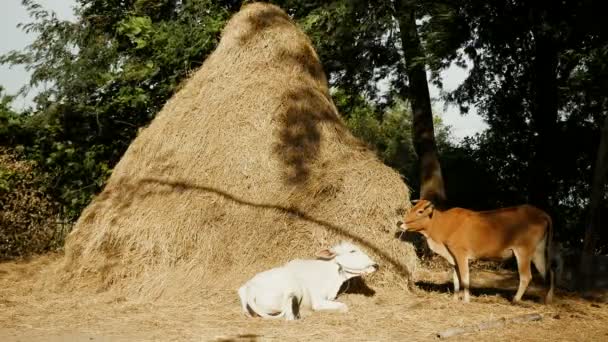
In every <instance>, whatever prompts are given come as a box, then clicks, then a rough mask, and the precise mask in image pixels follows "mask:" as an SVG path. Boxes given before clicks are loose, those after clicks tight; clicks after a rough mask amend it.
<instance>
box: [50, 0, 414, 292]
mask: <svg viewBox="0 0 608 342" xmlns="http://www.w3.org/2000/svg"><path fill="white" fill-rule="evenodd" d="M408 202H409V192H408V189H407V187H406V185H405V184H404V183H403V181H402V180H401V178H400V176H399V175H398V173H397V172H395V171H394V170H392V169H390V168H389V167H387V166H385V165H383V164H382V163H381V162H380V161H378V159H377V157H376V156H375V155H374V154H373V153H372V152H370V151H369V150H368V149H367V148H366V147H365V146H364V145H363V144H362V143H361V142H360V141H359V140H357V139H356V138H354V137H353V136H352V135H351V133H349V132H348V130H347V129H346V127H345V125H344V123H343V121H342V120H341V118H340V117H339V114H338V113H337V110H336V107H335V105H334V104H333V102H332V100H331V97H330V95H329V90H328V84H327V81H326V78H325V75H324V73H323V70H322V67H321V64H320V62H319V59H318V57H317V55H316V53H315V51H314V49H313V48H312V46H311V43H310V41H309V39H308V38H307V37H306V36H305V35H304V34H303V33H302V32H301V31H300V30H299V29H298V28H297V27H296V26H295V25H294V24H293V22H292V21H291V20H290V19H289V17H288V16H287V15H286V14H285V13H284V12H283V11H282V10H280V9H279V8H277V7H275V6H272V5H267V4H252V5H249V6H246V7H245V8H244V9H243V10H242V11H241V12H239V13H238V14H236V15H235V16H234V17H233V18H232V19H231V20H230V22H229V23H228V24H227V26H226V28H225V29H224V32H223V35H222V39H221V41H220V43H219V45H218V47H217V49H216V51H215V52H214V53H213V54H212V55H210V56H209V58H208V59H207V60H206V61H205V63H204V65H203V66H202V67H201V69H200V70H198V71H197V72H196V73H195V74H194V75H193V76H192V78H191V79H190V80H189V81H188V82H187V83H186V84H185V85H184V87H183V88H182V89H181V90H180V91H179V92H178V93H177V94H175V96H173V98H172V99H171V100H170V101H169V102H168V103H167V104H166V105H165V107H164V109H163V110H162V111H161V112H160V113H159V114H158V115H157V117H156V118H155V119H154V121H153V122H152V123H151V124H150V125H149V127H147V128H145V129H143V130H142V131H141V132H140V134H139V136H138V137H137V138H136V139H135V141H134V142H133V143H132V144H131V146H130V147H129V149H128V150H127V152H126V153H125V155H124V156H123V158H122V159H121V161H120V162H119V163H118V165H117V166H116V168H115V169H114V172H113V174H112V177H111V178H110V180H109V181H108V184H107V185H106V187H105V189H104V190H103V192H102V193H101V194H100V195H99V196H98V197H97V198H96V199H95V200H94V201H93V202H92V203H91V204H90V205H89V206H88V207H87V208H86V209H85V210H84V212H83V214H82V216H81V217H80V219H79V220H78V222H77V223H76V225H75V229H74V230H73V232H72V233H71V235H70V236H69V237H68V240H67V243H66V247H65V256H66V257H65V261H64V263H63V265H62V269H61V270H60V272H57V275H58V277H60V278H61V279H62V280H68V281H69V283H70V284H73V285H75V286H76V284H77V285H78V286H93V287H95V288H97V289H112V290H115V291H118V292H120V293H121V294H122V295H126V296H130V297H133V296H135V297H139V298H144V299H145V298H159V297H164V298H182V299H189V298H195V297H199V296H200V295H201V294H202V293H205V292H209V291H212V290H213V289H216V290H217V289H231V291H232V289H236V288H237V286H238V285H239V284H240V283H241V282H243V281H245V280H246V279H247V278H249V277H251V276H252V275H253V274H254V273H255V272H258V271H261V270H263V269H265V268H268V267H273V266H276V265H279V264H281V263H283V262H285V261H287V260H289V259H292V258H295V257H310V256H311V255H313V253H314V252H315V251H316V250H317V249H319V248H321V247H325V246H327V245H329V244H332V243H335V242H337V241H338V240H341V239H347V240H351V241H353V242H354V243H356V244H358V245H360V246H362V247H363V248H364V249H365V250H367V251H368V252H370V254H371V255H372V256H373V257H374V258H376V259H377V261H378V262H379V263H380V264H381V267H382V272H378V274H377V275H375V276H373V277H372V279H371V284H373V285H375V286H378V285H380V286H381V285H382V284H388V283H391V284H400V285H401V286H404V285H406V284H407V283H408V275H409V272H410V270H411V269H412V267H414V266H415V263H416V257H415V253H414V252H413V249H412V247H411V246H410V245H407V244H404V243H402V242H400V241H398V240H397V239H395V238H394V236H393V234H394V231H395V227H396V222H397V221H398V219H399V218H400V216H401V215H402V214H403V212H404V210H405V209H406V206H407V205H408ZM63 284H65V282H64V283H63Z"/></svg>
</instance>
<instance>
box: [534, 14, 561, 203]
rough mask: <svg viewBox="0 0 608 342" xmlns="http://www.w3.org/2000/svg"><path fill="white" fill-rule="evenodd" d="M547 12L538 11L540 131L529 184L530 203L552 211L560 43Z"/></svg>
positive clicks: (536, 87) (536, 68) (536, 80)
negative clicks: (551, 29) (555, 36)
mask: <svg viewBox="0 0 608 342" xmlns="http://www.w3.org/2000/svg"><path fill="white" fill-rule="evenodd" d="M546 16H547V15H546V13H545V12H544V11H540V10H539V11H537V18H536V20H537V22H536V25H535V26H536V28H535V32H534V41H535V55H534V64H533V67H534V78H533V84H532V89H533V93H534V98H533V101H534V102H533V107H532V125H533V131H534V132H535V133H536V134H537V135H536V137H535V140H534V142H533V144H534V151H535V154H534V156H533V157H532V161H531V163H530V180H529V184H528V186H529V187H528V191H529V202H530V203H531V204H534V205H536V206H538V207H540V208H542V209H544V210H546V211H548V212H549V213H551V200H550V197H551V196H552V195H554V192H555V188H554V185H555V184H554V182H553V181H552V180H553V177H551V166H552V165H553V162H554V160H555V158H554V157H553V155H555V151H554V149H555V147H554V144H555V136H556V128H557V109H558V106H557V57H558V51H557V46H556V44H555V42H554V40H553V38H552V37H551V33H552V32H550V31H549V32H547V31H548V30H547V28H546V20H547V18H546Z"/></svg>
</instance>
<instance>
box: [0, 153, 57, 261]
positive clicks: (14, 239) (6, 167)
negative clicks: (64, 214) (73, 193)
mask: <svg viewBox="0 0 608 342" xmlns="http://www.w3.org/2000/svg"><path fill="white" fill-rule="evenodd" d="M42 183H43V180H42V179H40V176H38V173H37V172H36V169H35V164H34V163H32V162H28V161H22V160H19V159H18V158H17V154H16V153H15V151H11V150H9V149H7V148H4V147H0V260H2V259H10V258H14V257H23V256H28V255H31V254H36V253H42V252H45V251H48V250H52V249H55V248H58V247H61V246H62V245H63V238H64V235H65V233H66V232H67V229H65V228H66V227H65V225H63V224H60V222H59V220H58V218H59V215H58V214H59V212H60V210H59V209H60V208H59V205H57V204H56V203H54V202H53V201H52V200H51V199H50V197H49V196H48V195H47V194H45V192H44V191H42V190H41V189H40V186H41V184H42Z"/></svg>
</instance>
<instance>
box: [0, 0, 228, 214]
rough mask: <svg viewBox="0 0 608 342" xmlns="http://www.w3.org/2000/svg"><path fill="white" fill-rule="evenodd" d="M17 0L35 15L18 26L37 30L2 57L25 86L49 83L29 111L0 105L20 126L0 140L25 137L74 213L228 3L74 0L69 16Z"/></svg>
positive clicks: (1, 119) (187, 68)
mask: <svg viewBox="0 0 608 342" xmlns="http://www.w3.org/2000/svg"><path fill="white" fill-rule="evenodd" d="M23 4H24V5H25V6H26V8H27V9H28V11H29V13H30V15H31V17H32V18H34V22H32V23H29V24H26V25H22V28H23V29H24V30H25V31H27V32H32V33H35V34H37V35H38V38H37V39H36V40H35V41H34V42H33V43H32V44H31V45H30V46H29V47H27V48H26V49H25V50H24V51H12V52H10V53H8V54H6V55H4V56H2V57H0V63H5V64H13V65H14V64H25V66H26V68H28V69H30V70H32V72H33V73H32V78H31V80H30V84H29V86H30V87H35V86H40V85H45V84H46V85H51V86H50V87H47V88H46V89H45V90H43V91H42V92H41V93H40V94H39V95H38V96H37V97H36V99H35V103H36V106H37V109H36V111H35V112H34V113H31V114H27V113H24V114H22V115H13V114H11V115H10V116H9V115H6V114H5V113H4V110H3V111H2V112H1V113H0V130H3V131H5V132H6V131H12V132H15V131H14V128H15V126H16V127H18V128H19V130H20V131H19V132H16V133H14V134H11V135H10V136H11V138H10V139H7V141H3V143H6V144H9V145H11V146H16V145H20V146H23V149H24V152H25V154H26V156H27V157H28V158H29V159H32V160H34V161H36V162H37V163H38V164H39V165H40V168H41V170H42V172H44V174H45V175H47V176H48V177H46V178H47V179H48V180H49V182H48V184H45V185H44V187H45V189H44V190H45V191H47V192H49V193H50V194H52V196H53V197H54V198H56V199H57V200H59V201H60V202H61V203H62V204H63V205H64V206H65V207H66V215H67V216H68V218H69V219H72V220H73V219H75V218H76V217H78V215H79V213H80V211H81V210H82V208H83V207H84V206H85V205H86V204H87V203H88V202H89V201H90V199H91V197H92V196H93V195H94V194H95V193H96V192H98V191H99V190H100V188H101V187H102V186H103V184H104V181H105V180H106V179H107V177H108V176H109V175H110V173H111V168H112V167H113V165H114V164H115V163H116V162H117V161H118V159H119V158H120V156H121V155H122V153H123V152H124V151H125V149H126V147H127V146H128V145H129V144H130V142H131V140H132V139H133V138H134V137H135V135H136V134H137V129H138V128H139V127H142V126H144V125H145V124H147V123H148V122H149V121H150V120H151V119H152V118H153V117H154V115H155V114H156V113H157V112H158V111H159V110H160V108H161V107H162V106H163V105H164V103H165V102H166V100H167V99H168V98H169V97H170V96H171V95H172V94H173V93H174V92H175V91H176V90H177V89H178V87H179V84H180V82H181V81H182V80H183V79H184V78H186V77H187V76H188V75H189V73H191V72H192V70H193V69H195V68H197V67H198V66H199V65H201V64H202V62H203V61H204V59H205V58H206V56H207V55H208V54H209V53H210V52H211V51H212V50H213V48H214V47H215V46H216V44H217V42H218V39H219V33H220V30H221V28H222V27H223V25H224V22H225V20H226V19H227V17H228V11H227V10H226V9H225V8H224V7H222V5H221V4H218V3H217V2H215V1H211V0H190V1H183V2H182V1H167V0H137V1H115V0H107V1H105V0H104V1H101V0H81V1H79V6H78V8H77V21H76V22H68V21H61V20H59V19H58V18H57V17H56V16H55V15H54V13H51V12H48V11H46V10H44V9H43V8H42V7H41V6H39V5H38V4H36V3H35V2H34V1H31V0H24V1H23ZM2 103H3V104H4V103H5V102H2ZM2 108H4V105H3V107H2ZM17 133H18V134H17Z"/></svg>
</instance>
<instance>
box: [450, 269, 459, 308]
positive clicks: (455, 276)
mask: <svg viewBox="0 0 608 342" xmlns="http://www.w3.org/2000/svg"><path fill="white" fill-rule="evenodd" d="M453 267H454V268H453V269H452V279H453V280H454V301H457V300H458V293H459V292H460V281H459V279H458V271H457V270H456V266H455V265H454V266H453Z"/></svg>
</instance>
